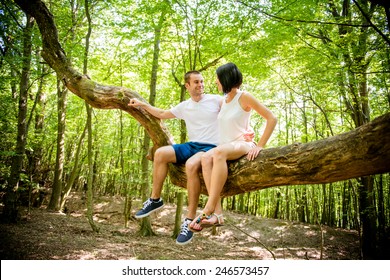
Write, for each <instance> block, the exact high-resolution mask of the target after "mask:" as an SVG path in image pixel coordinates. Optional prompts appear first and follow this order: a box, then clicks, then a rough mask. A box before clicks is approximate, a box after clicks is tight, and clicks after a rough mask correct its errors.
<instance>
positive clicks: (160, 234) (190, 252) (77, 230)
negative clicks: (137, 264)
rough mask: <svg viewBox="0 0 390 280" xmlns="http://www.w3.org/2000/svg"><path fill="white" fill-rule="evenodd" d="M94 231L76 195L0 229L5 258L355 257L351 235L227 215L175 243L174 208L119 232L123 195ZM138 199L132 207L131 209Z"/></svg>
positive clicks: (102, 203)
mask: <svg viewBox="0 0 390 280" xmlns="http://www.w3.org/2000/svg"><path fill="white" fill-rule="evenodd" d="M94 205H95V212H94V220H95V222H96V224H97V225H98V227H99V228H100V232H99V233H94V232H93V231H92V229H91V226H90V225H89V223H88V221H87V219H86V206H85V201H84V200H83V199H81V197H80V195H77V194H74V195H73V197H72V199H71V202H70V203H68V204H67V210H68V211H67V213H66V214H63V213H55V212H48V211H47V210H45V207H41V208H32V209H31V211H30V213H28V214H27V212H26V213H25V214H24V215H23V219H22V220H21V221H20V222H19V223H18V224H14V225H5V224H0V240H1V241H0V242H1V245H0V257H1V259H2V260H81V259H82V260H129V259H139V260H207V259H213V260H270V259H274V258H275V259H287V260H292V259H300V260H305V259H306V260H318V259H324V260H341V259H343V260H356V259H359V256H360V254H359V236H358V233H357V232H356V231H352V230H344V229H339V228H330V227H326V226H321V227H320V226H318V225H310V224H304V223H298V222H290V221H285V220H275V219H265V218H261V217H255V216H251V215H245V214H238V213H233V212H228V211H227V212H225V213H224V217H225V226H223V227H220V228H218V230H217V233H216V235H212V230H211V229H208V230H206V229H205V230H203V231H202V232H201V233H198V234H196V236H195V237H194V239H193V240H192V242H191V243H189V244H187V245H184V246H180V245H177V244H176V243H175V239H173V238H172V237H171V235H172V232H173V228H174V218H175V205H166V206H165V207H164V208H163V209H162V210H161V211H159V212H157V213H153V214H152V215H151V223H152V229H153V231H154V233H155V234H156V235H155V236H150V237H141V236H140V235H139V234H138V229H139V221H137V220H135V219H131V220H130V221H129V223H128V226H127V227H124V218H123V214H122V213H123V205H124V199H123V198H121V197H104V198H99V199H96V201H95V202H94ZM140 206H141V201H134V202H133V209H132V210H133V211H132V213H134V212H135V209H136V208H138V207H140Z"/></svg>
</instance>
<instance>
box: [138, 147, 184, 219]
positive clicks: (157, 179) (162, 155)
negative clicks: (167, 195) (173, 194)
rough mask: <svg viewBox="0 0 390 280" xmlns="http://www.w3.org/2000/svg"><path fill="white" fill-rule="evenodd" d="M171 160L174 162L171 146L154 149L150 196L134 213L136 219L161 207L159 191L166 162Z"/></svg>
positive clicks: (174, 155) (165, 169) (174, 156)
mask: <svg viewBox="0 0 390 280" xmlns="http://www.w3.org/2000/svg"><path fill="white" fill-rule="evenodd" d="M171 162H176V154H175V150H174V149H173V147H172V146H163V147H160V148H158V149H157V150H156V153H155V155H154V161H153V187H152V193H151V195H150V198H149V199H148V200H146V201H145V202H144V206H143V208H142V209H141V210H139V211H138V212H137V213H136V214H135V217H136V218H137V219H141V218H145V217H147V216H149V215H150V214H151V213H153V212H154V211H156V210H158V209H160V208H161V207H163V205H164V202H163V201H162V199H161V198H160V197H161V191H162V186H163V184H164V180H165V178H166V177H167V174H168V164H169V163H171Z"/></svg>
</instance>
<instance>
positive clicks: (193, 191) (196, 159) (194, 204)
mask: <svg viewBox="0 0 390 280" xmlns="http://www.w3.org/2000/svg"><path fill="white" fill-rule="evenodd" d="M203 154H204V152H199V153H197V154H195V155H193V156H192V157H190V158H189V159H188V160H187V162H186V175H187V193H188V213H187V218H189V219H194V218H195V216H196V209H197V208H198V204H199V196H200V178H199V172H200V170H201V157H202V155H203Z"/></svg>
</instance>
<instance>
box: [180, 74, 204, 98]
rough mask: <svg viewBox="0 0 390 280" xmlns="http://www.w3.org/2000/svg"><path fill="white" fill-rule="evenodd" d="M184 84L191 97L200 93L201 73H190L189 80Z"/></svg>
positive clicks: (201, 89) (202, 83)
mask: <svg viewBox="0 0 390 280" xmlns="http://www.w3.org/2000/svg"><path fill="white" fill-rule="evenodd" d="M185 86H186V88H187V90H188V92H189V94H190V95H191V97H196V96H199V95H202V94H203V92H204V82H203V77H202V75H200V74H192V75H191V76H190V81H189V82H188V83H186V85H185Z"/></svg>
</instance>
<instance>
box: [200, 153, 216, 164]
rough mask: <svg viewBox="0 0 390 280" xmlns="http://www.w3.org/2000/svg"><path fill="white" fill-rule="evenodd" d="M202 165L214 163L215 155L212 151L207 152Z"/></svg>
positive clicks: (202, 159) (203, 156)
mask: <svg viewBox="0 0 390 280" xmlns="http://www.w3.org/2000/svg"><path fill="white" fill-rule="evenodd" d="M201 163H202V167H204V166H210V165H211V164H212V163H213V155H212V154H210V153H205V154H204V155H202V158H201Z"/></svg>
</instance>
